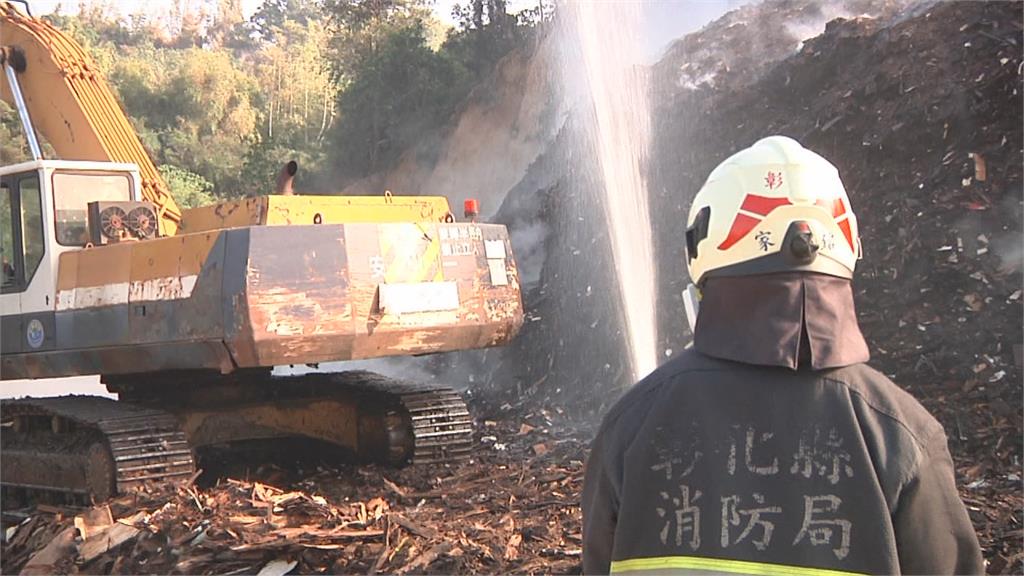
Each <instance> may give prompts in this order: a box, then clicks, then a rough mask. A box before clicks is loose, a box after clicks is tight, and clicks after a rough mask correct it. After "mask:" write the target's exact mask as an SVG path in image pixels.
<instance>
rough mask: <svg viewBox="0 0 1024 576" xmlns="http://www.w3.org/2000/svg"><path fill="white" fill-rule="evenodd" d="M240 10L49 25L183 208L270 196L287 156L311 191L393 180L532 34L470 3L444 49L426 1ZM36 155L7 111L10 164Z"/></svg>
mask: <svg viewBox="0 0 1024 576" xmlns="http://www.w3.org/2000/svg"><path fill="white" fill-rule="evenodd" d="M242 5H243V2H242V0H201V1H200V2H199V3H198V7H199V11H195V10H193V11H191V12H190V11H189V10H188V7H189V6H191V7H192V8H195V6H196V5H193V4H190V3H175V4H174V6H173V7H171V8H168V7H167V6H166V5H165V6H164V8H161V9H159V10H157V9H155V8H154V9H153V10H148V9H147V10H145V11H142V12H140V13H137V14H132V15H130V16H128V17H127V18H118V17H116V16H114V15H112V13H111V10H109V8H108V7H107V6H108V5H107V4H104V3H103V2H102V1H101V0H92V1H90V0H85V2H84V3H83V6H82V8H81V9H80V10H79V12H78V13H77V14H75V15H63V14H60V13H58V14H54V15H50V16H47V17H46V18H47V19H48V20H49V21H51V23H53V24H54V25H55V26H57V27H58V28H60V29H61V30H63V31H64V32H65V33H68V34H70V35H71V36H72V37H73V38H75V39H76V40H77V41H78V42H79V43H80V44H81V45H82V47H83V49H84V50H85V51H86V53H88V54H89V55H90V56H92V58H93V59H94V60H95V61H96V63H97V65H98V67H99V69H100V70H101V71H102V73H103V74H104V75H105V76H106V77H107V79H108V81H109V82H110V84H111V86H112V88H113V90H114V92H115V95H116V96H117V97H118V99H119V101H120V103H121V105H122V106H123V108H124V111H125V112H126V113H127V115H128V116H129V119H130V120H131V122H132V124H133V126H134V127H135V130H136V133H137V134H138V136H139V138H140V140H141V141H142V143H143V145H144V146H145V147H146V149H147V150H148V151H149V153H150V155H151V156H152V157H153V160H154V161H155V163H156V164H157V165H158V166H161V173H163V174H164V177H165V178H166V179H167V180H168V184H169V186H170V187H171V190H172V192H173V193H174V194H175V196H176V197H177V199H178V202H179V203H181V204H182V205H185V206H190V205H196V204H202V203H208V202H210V201H212V200H214V199H216V198H224V197H229V196H237V195H241V194H265V193H268V192H270V191H272V189H273V185H274V180H275V177H276V174H277V172H278V170H279V169H280V167H281V165H282V164H283V163H284V162H286V161H287V160H291V159H295V160H297V161H298V162H299V164H300V172H299V176H298V178H297V182H296V187H297V189H299V190H300V191H301V190H303V184H304V183H306V182H309V181H311V180H316V181H320V182H329V184H328V186H329V187H330V189H329V190H321V191H324V192H333V191H337V190H339V189H341V188H342V187H343V186H344V184H345V181H344V178H340V179H339V176H342V177H349V178H358V177H362V176H364V175H366V174H370V173H372V172H375V171H379V170H384V169H386V168H388V167H389V166H390V165H391V164H392V163H393V162H394V161H395V160H396V159H397V158H398V157H399V156H400V154H401V153H402V152H403V151H404V150H406V149H407V148H408V147H410V146H412V145H415V144H417V143H420V142H422V141H423V139H424V138H427V137H430V135H431V134H432V133H433V131H436V130H437V129H438V128H439V127H440V126H443V125H444V124H445V123H446V122H448V121H449V118H450V116H451V115H452V113H453V112H454V110H455V109H456V107H457V106H458V105H459V103H460V102H461V101H462V100H464V99H465V97H466V95H467V94H468V93H469V91H470V89H471V88H472V87H473V85H475V84H476V83H477V82H478V81H479V80H480V79H482V78H484V77H486V76H487V75H489V74H490V73H491V71H493V69H494V66H495V64H496V63H497V61H498V60H499V59H500V58H501V57H503V56H504V55H505V54H506V53H507V52H508V51H509V50H511V49H512V48H513V47H514V46H516V45H517V44H518V43H521V42H522V41H523V40H524V39H525V38H527V37H528V36H529V34H530V30H531V29H532V24H533V20H532V19H531V18H530V17H527V18H523V17H517V16H510V15H508V14H506V13H505V0H469V3H468V4H466V5H465V6H464V7H460V8H459V10H460V11H461V12H459V13H460V14H461V21H460V25H459V27H458V29H456V30H449V31H448V33H447V36H445V34H444V30H445V28H444V25H443V24H441V23H440V21H438V20H437V19H436V18H434V17H433V15H432V12H431V9H430V5H431V0H264V1H263V4H262V5H261V6H260V7H259V8H258V9H257V10H256V12H255V13H254V14H253V16H252V17H251V18H250V19H249V20H248V21H245V20H244V18H243V16H242ZM154 6H156V5H155V4H154ZM161 10H162V11H161ZM27 158H28V154H27V147H26V145H25V143H24V139H23V138H22V137H21V130H20V125H19V121H18V118H17V114H16V113H14V111H13V110H12V109H11V108H10V107H8V106H6V105H4V104H3V103H0V163H3V164H10V163H13V162H17V161H21V160H25V159H27Z"/></svg>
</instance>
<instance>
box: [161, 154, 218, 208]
mask: <svg viewBox="0 0 1024 576" xmlns="http://www.w3.org/2000/svg"><path fill="white" fill-rule="evenodd" d="M160 175H161V176H163V177H164V181H165V182H167V186H168V187H169V188H170V189H171V194H172V195H173V196H174V199H175V200H177V201H178V205H179V206H181V207H182V208H195V207H196V206H205V205H207V204H213V203H214V202H215V201H216V198H214V196H213V193H212V190H213V184H210V182H209V181H208V180H207V179H206V178H203V177H202V176H200V175H199V174H196V173H195V172H189V171H188V170H186V169H184V168H179V167H177V166H174V165H171V164H164V165H163V166H160Z"/></svg>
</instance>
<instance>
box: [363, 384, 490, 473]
mask: <svg viewBox="0 0 1024 576" xmlns="http://www.w3.org/2000/svg"><path fill="white" fill-rule="evenodd" d="M349 374H358V375H360V376H359V377H361V379H362V383H361V385H362V386H363V387H365V389H367V390H371V391H373V392H376V393H379V394H385V395H386V394H390V395H393V396H394V397H395V399H396V401H397V402H398V403H399V404H400V405H401V410H402V411H403V412H404V413H405V414H406V418H407V419H408V420H407V426H408V427H411V436H412V438H411V440H412V447H411V454H410V461H411V463H412V464H437V463H445V462H457V461H459V460H463V459H466V458H468V457H469V455H470V452H471V451H472V449H473V419H472V417H471V416H470V414H469V408H468V407H467V406H466V403H465V402H464V401H463V400H462V397H461V396H460V395H459V393H458V392H456V391H455V390H453V389H451V388H448V387H444V386H430V385H424V384H416V383H413V382H406V381H402V380H395V379H392V378H387V377H384V376H380V375H378V374H373V373H370V372H356V373H349ZM406 431H407V432H408V428H407V429H406Z"/></svg>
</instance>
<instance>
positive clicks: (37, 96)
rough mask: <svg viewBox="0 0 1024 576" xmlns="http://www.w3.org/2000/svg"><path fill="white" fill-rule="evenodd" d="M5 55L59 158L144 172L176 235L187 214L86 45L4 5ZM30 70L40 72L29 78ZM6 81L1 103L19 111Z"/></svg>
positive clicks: (146, 189)
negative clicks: (126, 165)
mask: <svg viewBox="0 0 1024 576" xmlns="http://www.w3.org/2000/svg"><path fill="white" fill-rule="evenodd" d="M0 48H2V50H3V56H0V61H2V63H3V66H5V67H6V66H11V67H12V68H13V69H14V70H15V72H17V73H18V81H19V83H20V85H21V92H22V96H23V97H24V100H25V104H26V106H27V107H28V109H29V110H31V111H32V112H33V116H32V122H33V123H34V125H35V126H36V128H37V129H38V131H39V132H41V133H42V134H44V135H45V136H46V138H47V140H48V142H49V143H50V145H51V146H53V149H54V151H55V152H56V153H57V156H58V157H60V158H63V159H66V160H94V161H101V162H120V163H132V164H136V165H138V167H139V173H140V175H141V177H142V186H141V188H142V190H141V192H142V196H143V198H145V199H146V200H148V201H149V202H152V203H153V204H154V205H155V206H156V209H157V212H158V213H159V216H160V231H161V233H162V234H163V235H172V234H174V233H175V232H176V231H177V229H178V223H179V222H180V221H181V211H180V210H179V209H178V205H177V204H176V203H175V202H174V198H173V197H172V196H171V194H170V192H169V190H168V188H167V184H166V183H165V182H164V180H163V178H162V177H161V176H160V172H159V171H157V168H156V166H155V165H154V164H153V161H152V160H151V159H150V157H149V154H147V153H146V150H145V148H143V147H142V142H140V141H139V137H138V135H136V133H135V130H134V129H133V128H132V125H131V123H130V122H129V121H128V117H127V116H125V114H124V112H123V111H122V110H121V107H120V105H118V103H117V100H116V99H115V98H114V95H113V94H112V93H111V92H110V88H108V87H107V83H106V81H105V80H104V78H103V76H102V74H101V73H100V71H99V68H98V67H97V66H96V63H95V62H93V59H92V58H90V57H89V55H88V54H86V53H85V52H84V51H83V50H82V48H81V46H79V45H78V43H77V42H75V41H74V40H73V39H71V38H69V37H68V36H67V35H66V34H64V33H63V32H61V31H60V30H57V29H56V28H54V27H53V26H51V25H50V24H49V23H47V22H45V21H43V20H41V19H38V18H32V17H30V16H28V15H27V14H24V13H23V12H22V11H21V9H20V8H19V7H18V6H17V5H16V4H14V3H13V2H7V1H5V0H0ZM19 68H20V70H19ZM26 68H31V69H32V73H31V74H22V73H21V72H24V70H25V69H26ZM0 76H2V78H3V79H2V80H0V99H3V100H4V101H5V102H7V103H8V104H10V105H11V106H15V96H14V93H13V90H12V89H11V86H10V84H9V83H8V81H7V79H6V78H7V76H6V75H0Z"/></svg>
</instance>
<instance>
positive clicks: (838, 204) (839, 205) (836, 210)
mask: <svg viewBox="0 0 1024 576" xmlns="http://www.w3.org/2000/svg"><path fill="white" fill-rule="evenodd" d="M814 205H815V206H820V207H821V208H824V209H825V210H828V211H829V212H831V213H832V217H833V218H839V217H840V216H842V215H843V214H846V206H845V205H844V204H843V199H842V198H833V199H832V201H831V202H830V201H828V200H826V199H824V198H818V199H817V200H815V201H814Z"/></svg>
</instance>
